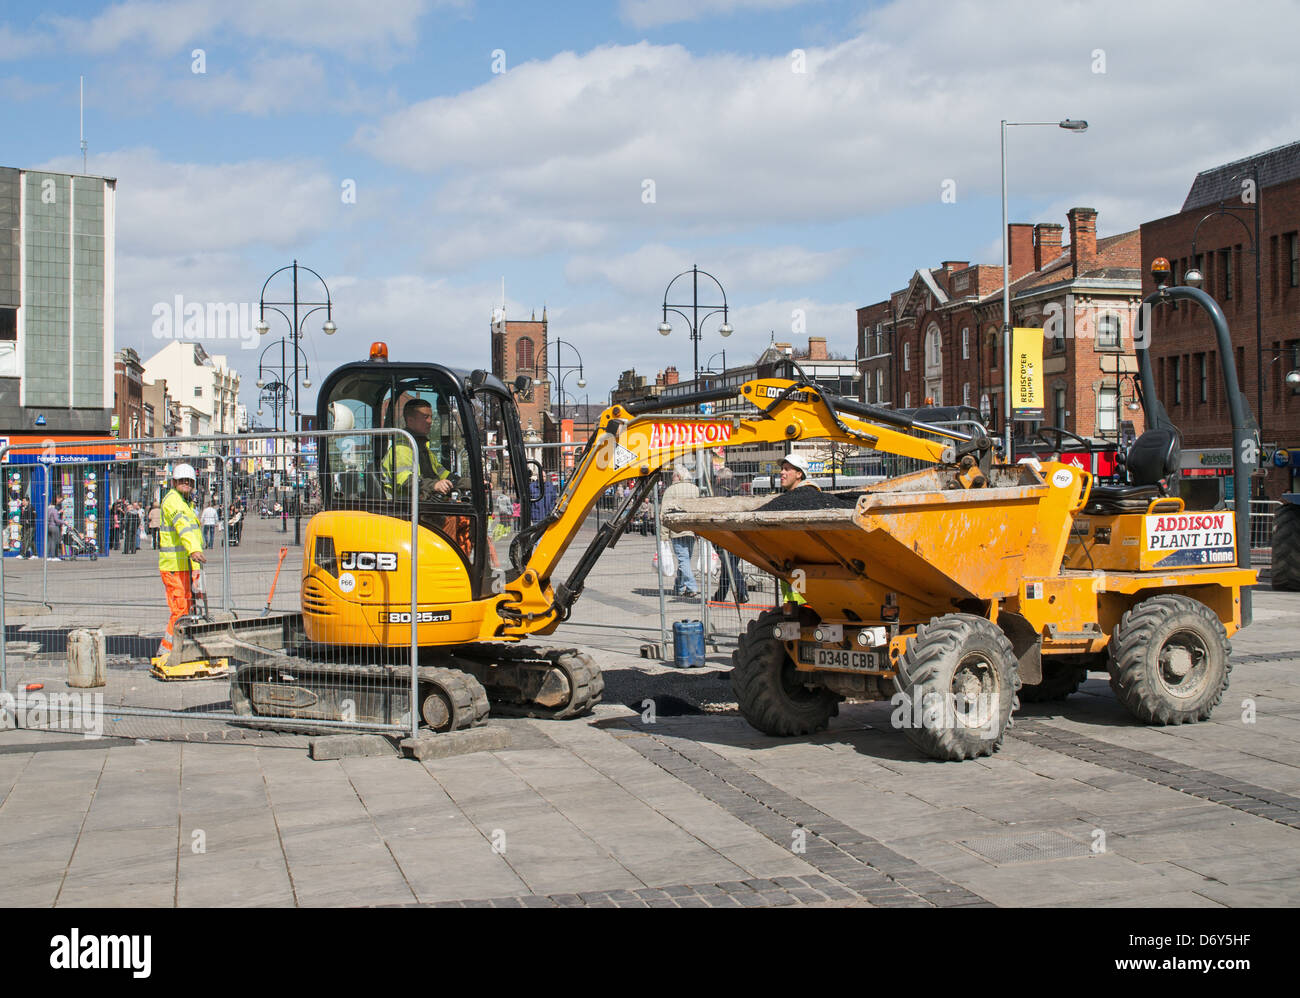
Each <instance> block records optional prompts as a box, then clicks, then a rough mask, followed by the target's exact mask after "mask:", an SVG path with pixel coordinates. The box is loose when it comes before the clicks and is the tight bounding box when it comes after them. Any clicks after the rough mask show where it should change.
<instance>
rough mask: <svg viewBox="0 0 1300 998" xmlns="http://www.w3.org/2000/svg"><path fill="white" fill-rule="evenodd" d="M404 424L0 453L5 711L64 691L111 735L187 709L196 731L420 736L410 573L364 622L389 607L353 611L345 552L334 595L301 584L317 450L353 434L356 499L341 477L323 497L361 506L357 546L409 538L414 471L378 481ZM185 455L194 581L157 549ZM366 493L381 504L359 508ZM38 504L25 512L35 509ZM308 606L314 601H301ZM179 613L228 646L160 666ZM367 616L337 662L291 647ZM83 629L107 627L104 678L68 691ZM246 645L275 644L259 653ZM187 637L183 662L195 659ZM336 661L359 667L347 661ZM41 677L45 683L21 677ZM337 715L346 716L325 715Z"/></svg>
mask: <svg viewBox="0 0 1300 998" xmlns="http://www.w3.org/2000/svg"><path fill="white" fill-rule="evenodd" d="M396 437H404V438H405V439H407V440H408V441H409V439H410V438H409V436H408V435H406V434H405V433H404V432H403V431H400V430H391V429H356V430H351V431H348V432H347V433H343V432H330V431H314V432H302V433H273V434H253V435H241V436H239V437H204V438H184V437H169V438H162V439H156V440H153V439H149V440H124V441H109V442H107V443H104V444H99V443H95V444H93V445H92V444H87V443H85V442H82V443H54V442H47V444H46V445H44V446H42V447H40V448H31V447H29V448H24V447H21V446H17V447H13V448H10V449H8V450H7V451H0V463H2V466H3V469H4V471H3V473H4V476H5V486H6V493H7V495H6V498H7V506H8V507H10V508H11V509H16V510H17V511H18V516H17V517H13V516H12V515H11V516H10V517H9V518H8V519H7V521H6V525H5V528H4V533H3V550H4V557H3V559H0V624H2V625H3V628H4V642H3V645H0V690H3V691H16V690H21V691H22V694H21V695H20V696H25V697H26V699H19V700H18V701H16V702H14V703H11V704H8V705H7V706H8V707H10V708H12V709H10V710H9V711H8V712H7V716H8V717H9V718H10V720H12V719H13V715H14V714H15V713H17V714H18V715H19V716H24V717H26V718H27V719H28V720H29V721H30V720H31V719H32V718H33V717H38V716H39V715H38V714H37V713H36V712H34V711H33V710H32V709H31V708H32V706H33V703H38V701H39V698H36V699H35V700H34V699H33V697H34V695H35V694H37V693H42V694H47V691H55V690H57V691H59V695H60V696H64V697H67V696H72V697H73V699H74V700H75V699H76V698H77V697H82V698H83V699H84V703H83V704H82V706H84V707H85V708H86V709H87V710H89V711H94V710H97V711H98V714H99V720H98V722H97V723H98V725H99V728H100V730H99V732H98V733H102V734H127V735H141V734H144V735H149V734H152V733H154V732H156V731H158V730H161V729H162V728H164V727H167V726H166V725H162V724H161V723H159V722H160V719H164V720H166V721H171V722H174V721H176V720H177V719H183V720H185V721H186V722H187V724H186V727H187V728H190V727H194V726H197V727H207V728H211V729H218V728H222V727H224V725H225V723H226V722H230V721H238V722H239V723H240V724H245V725H247V724H256V725H258V726H261V727H268V726H270V727H274V728H277V729H284V730H286V731H292V730H301V729H302V728H303V727H304V726H308V725H309V726H311V727H320V728H330V727H346V728H368V729H374V730H383V731H390V732H394V733H398V732H403V731H405V732H412V731H413V730H414V726H415V725H416V724H417V723H418V711H417V712H413V711H412V709H411V705H412V703H416V704H417V708H418V706H419V692H420V690H419V689H418V687H417V673H416V671H415V670H414V669H413V665H414V664H415V662H416V640H415V637H416V635H415V628H416V624H415V623H414V622H415V621H416V620H418V619H419V615H418V608H417V606H416V600H415V585H414V582H415V579H414V576H412V575H411V574H410V573H408V574H407V575H406V576H405V577H402V576H400V575H398V576H397V577H395V578H394V580H393V581H394V585H393V586H392V592H393V598H392V602H393V605H394V606H395V607H397V609H385V610H383V611H382V612H383V613H386V614H388V616H389V618H390V619H388V620H385V621H382V622H381V621H379V620H378V618H375V619H374V620H371V619H369V618H370V617H372V616H374V614H376V613H379V612H381V611H380V610H372V609H370V608H367V609H364V610H357V609H356V608H355V607H353V609H352V610H349V607H348V599H347V593H349V592H350V591H351V589H349V588H347V584H346V583H345V582H344V577H345V576H347V575H348V573H347V572H346V571H340V570H339V569H340V567H341V566H345V565H346V562H345V558H346V556H347V553H348V552H347V550H337V549H335V550H334V551H333V552H332V555H333V557H334V559H335V560H334V562H333V565H334V571H333V573H332V575H333V578H334V580H335V583H336V588H335V591H334V592H332V593H323V592H314V591H313V586H315V587H316V588H317V589H319V588H321V583H320V582H319V581H314V582H313V583H311V584H309V585H308V586H307V587H306V589H305V590H304V587H303V579H304V567H305V559H306V557H308V554H309V553H308V552H307V550H306V546H305V542H306V541H307V540H308V530H307V523H308V521H309V519H310V517H311V515H312V514H313V513H314V512H315V511H317V510H318V509H320V508H321V506H322V500H323V499H324V498H325V497H322V496H321V494H320V484H319V481H318V477H317V475H316V474H315V467H314V466H315V457H316V449H317V447H318V446H325V447H334V448H339V447H341V446H343V445H344V444H346V445H347V446H348V449H349V450H350V452H351V453H353V454H355V455H357V460H356V462H355V463H356V465H357V466H358V467H359V468H363V469H369V470H362V471H359V472H358V473H357V474H356V475H355V476H353V481H352V484H351V486H350V487H351V488H352V489H353V491H354V493H355V495H353V496H351V501H350V502H349V496H347V495H346V494H345V490H342V489H341V490H340V492H339V494H338V495H336V496H331V497H329V498H330V500H331V502H332V503H333V504H334V505H342V506H343V507H345V508H347V509H350V510H351V512H350V513H348V514H346V515H347V516H348V522H349V533H348V537H349V547H354V548H356V549H358V550H369V551H375V550H385V549H386V550H392V549H393V547H394V545H395V544H397V543H399V542H400V541H401V540H403V539H404V540H405V541H406V543H408V544H411V545H414V542H415V538H416V526H415V525H416V523H417V521H418V519H419V515H420V514H419V497H418V493H417V492H416V486H415V482H416V479H415V477H414V476H411V478H410V484H409V487H408V486H406V485H405V483H402V484H400V485H397V486H393V484H392V483H389V486H388V490H387V492H385V484H384V483H383V482H380V481H378V480H377V477H378V461H377V457H378V455H379V453H381V452H387V451H388V450H390V449H391V448H392V440H393V439H394V438H396ZM408 453H409V452H408ZM367 455H369V457H368V459H367ZM181 463H185V464H189V465H191V466H192V467H193V468H194V469H195V472H196V479H197V480H196V483H195V486H194V489H193V493H192V494H191V496H190V497H189V501H190V503H191V515H192V516H193V517H194V518H195V520H197V522H198V529H199V533H198V535H197V536H199V537H201V540H202V554H203V556H204V558H205V559H206V561H205V563H204V564H203V565H202V566H201V570H200V572H199V575H198V577H197V578H196V577H194V576H192V575H191V573H190V572H188V571H176V572H172V571H165V570H166V569H171V568H174V567H177V566H176V565H174V564H171V563H164V562H165V561H166V559H165V557H164V556H165V555H166V554H167V552H166V551H163V550H160V547H165V546H166V535H165V533H163V532H162V531H161V530H160V526H159V521H160V518H161V506H162V503H163V502H164V500H165V499H166V497H167V494H168V492H170V491H171V489H170V482H169V478H170V476H171V474H172V472H173V470H174V468H175V466H176V465H177V464H181ZM367 477H368V479H369V480H367ZM404 489H405V490H406V491H405V494H404V492H403V490H404ZM363 496H364V497H370V498H369V499H368V500H363V499H362V498H361V497H363ZM24 500H25V502H24ZM174 501H175V500H173V502H174ZM367 501H369V502H371V503H372V505H373V506H374V507H375V509H374V511H375V512H384V513H385V514H386V515H384V516H369V517H368V516H364V515H360V516H358V515H356V514H357V513H358V512H361V513H364V511H365V504H366V502H367ZM29 504H30V507H31V509H32V512H31V513H25V510H26V507H27V506H28V505H29ZM59 520H63V521H64V526H63V528H62V529H59V528H58V526H57V523H58V521H59ZM15 521H16V522H15ZM191 536H193V535H191ZM317 557H318V558H319V557H320V552H319V550H318V551H317ZM352 586H354V587H356V586H358V583H356V581H355V580H353V583H352ZM359 586H360V588H361V589H364V587H365V583H360V584H359ZM169 590H170V595H169ZM358 595H359V596H364V595H365V594H364V592H359V593H358ZM169 604H170V607H171V608H170V609H169ZM304 608H305V609H307V610H308V613H306V614H303V613H301V612H300V611H301V610H303V609H304ZM313 608H314V609H315V610H316V611H317V612H315V613H313V612H311V611H312V610H313ZM186 609H188V614H187V615H186V616H187V618H188V620H189V623H190V624H192V625H195V626H194V627H193V628H192V633H193V635H194V636H195V639H196V640H199V642H200V643H199V645H198V647H199V648H200V650H202V649H213V650H216V651H224V650H227V649H233V650H231V651H230V655H229V656H227V655H225V654H222V655H221V656H219V657H218V656H217V655H215V654H214V655H213V656H212V657H211V658H206V659H196V658H192V657H191V658H189V659H187V661H191V662H193V661H206V662H207V663H208V664H207V665H206V666H203V665H196V666H191V667H189V668H187V669H184V670H176V669H173V670H170V671H168V670H161V671H160V670H158V669H156V668H155V663H154V662H153V661H151V660H152V659H154V658H155V656H158V655H159V653H160V651H163V650H164V645H163V638H164V635H165V632H166V631H167V630H168V622H169V620H171V619H174V617H175V616H176V615H177V614H179V613H180V612H182V611H184V610H186ZM340 614H341V618H340V620H333V619H332V617H333V616H335V615H340ZM344 618H346V619H344ZM357 624H364V629H365V632H366V634H365V636H366V638H367V641H357V642H346V643H348V644H349V648H348V651H347V653H346V654H342V653H340V654H339V655H338V656H337V658H338V660H337V661H336V662H334V663H333V664H331V665H330V666H328V667H327V666H324V665H322V664H321V662H320V661H319V660H318V658H313V659H312V660H310V661H309V660H307V659H304V658H302V657H301V656H300V655H299V653H301V652H303V651H304V650H305V649H306V645H307V643H308V641H309V640H310V639H312V638H313V637H315V638H318V639H319V638H321V637H322V636H323V637H325V638H327V639H328V640H329V641H330V642H331V643H332V644H335V645H337V644H340V643H345V642H343V641H341V636H343V637H346V636H347V634H348V633H350V632H347V631H346V627H349V626H353V627H355V625H357ZM81 628H91V629H97V630H99V631H100V632H102V634H103V638H104V652H105V661H104V669H103V674H102V676H99V677H95V676H91V677H90V679H91V681H96V680H102V684H100V685H95V686H93V687H89V688H87V689H85V690H84V691H74V692H73V693H71V694H66V693H64V692H63V691H65V690H67V688H68V687H67V681H68V680H69V671H68V665H67V662H68V659H67V646H68V641H69V635H70V633H71V632H72V631H74V630H76V629H81ZM232 629H233V632H234V636H233V639H230V640H228V639H227V637H226V635H229V634H230V633H231V631H232ZM277 633H278V634H279V639H277V638H276V634H277ZM250 642H251V643H252V645H253V646H257V645H262V646H264V647H266V648H267V653H266V654H265V655H259V654H258V652H257V648H256V647H250V644H249V643H250ZM187 647H188V646H187ZM177 651H178V655H177V656H173V662H172V663H171V664H172V665H173V666H175V665H178V664H179V659H181V658H186V656H184V655H181V654H179V653H180V652H181V649H180V648H178V649H177ZM221 658H225V659H226V661H227V666H226V668H225V669H224V670H223V669H222V668H221V666H220V665H219V661H220V659H221ZM254 661H259V662H263V661H264V662H265V663H267V664H266V666H265V668H260V669H258V670H257V671H246V672H245V673H243V674H242V675H241V677H240V681H239V682H238V683H236V682H235V681H234V680H235V674H236V669H237V667H238V665H239V664H240V663H241V662H243V663H244V664H245V665H251V664H253V662H254ZM343 665H346V666H348V667H350V668H349V669H348V670H347V671H342V670H340V669H339V666H343ZM322 670H327V671H325V672H322ZM164 676H165V677H166V678H164ZM181 676H188V677H192V678H189V679H188V680H187V679H183V678H179V677H181ZM36 684H39V685H40V686H41V687H42V689H41V690H35V689H32V690H28V689H27V687H28V686H35V685H36ZM307 684H310V689H308V688H307ZM7 695H8V696H9V697H10V699H14V696H15V694H14V693H12V692H10V693H8V694H7ZM47 695H48V694H47ZM277 704H278V706H274V705H277ZM4 706H6V705H4V704H0V707H4ZM273 706H274V709H276V710H284V709H285V708H286V706H287V708H288V712H289V713H292V714H295V715H296V716H293V717H276V718H275V719H274V720H273V721H271V720H268V719H264V718H258V719H256V720H254V719H253V718H252V717H250V715H251V714H252V713H254V712H256V713H261V712H263V711H264V710H266V709H272V708H273ZM335 711H337V712H339V715H340V716H341V718H342V720H332V719H331V715H332V713H333V712H335ZM105 712H107V713H105ZM106 718H107V722H106V723H105V719H106ZM149 719H152V720H153V722H154V723H152V724H151V723H150V720H149ZM170 727H171V728H174V724H173V725H171V726H170Z"/></svg>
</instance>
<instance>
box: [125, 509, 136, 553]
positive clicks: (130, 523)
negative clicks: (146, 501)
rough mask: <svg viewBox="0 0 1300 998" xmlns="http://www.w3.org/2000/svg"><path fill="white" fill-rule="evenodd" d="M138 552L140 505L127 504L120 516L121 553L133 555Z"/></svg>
mask: <svg viewBox="0 0 1300 998" xmlns="http://www.w3.org/2000/svg"><path fill="white" fill-rule="evenodd" d="M139 550H140V504H139V503H138V502H134V503H128V504H127V507H126V511H125V513H123V515H122V553H123V554H135V553H136V552H137V551H139Z"/></svg>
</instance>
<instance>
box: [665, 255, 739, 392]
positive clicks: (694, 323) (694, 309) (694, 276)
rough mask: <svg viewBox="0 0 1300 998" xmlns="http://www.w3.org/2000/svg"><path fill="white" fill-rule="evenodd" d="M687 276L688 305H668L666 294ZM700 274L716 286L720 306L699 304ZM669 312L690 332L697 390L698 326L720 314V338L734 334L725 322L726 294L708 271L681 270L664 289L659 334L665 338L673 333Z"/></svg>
mask: <svg viewBox="0 0 1300 998" xmlns="http://www.w3.org/2000/svg"><path fill="white" fill-rule="evenodd" d="M687 274H690V275H691V301H690V304H689V305H688V304H684V303H683V304H680V305H673V304H669V302H668V293H669V292H670V291H671V290H672V287H673V285H674V284H675V283H676V282H677V281H678V280H679V279H680V278H683V277H685V276H686V275H687ZM701 274H703V275H704V276H705V277H707V278H708V279H709V280H710V281H712V282H713V283H714V284H715V285H717V288H718V293H719V294H721V295H722V304H721V305H708V304H704V305H701V304H700V275H701ZM684 308H689V309H690V310H691V314H690V315H687V314H686V313H685V312H683V311H682V309H684ZM700 309H705V310H706V311H705V313H704V314H703V315H700ZM669 312H676V313H677V314H678V315H680V316H681V317H682V318H683V319H685V320H686V326H687V329H689V330H690V333H691V343H692V345H693V347H694V349H695V383H696V388H698V387H699V380H700V335H701V334H700V326H701V324H703V322H704V321H705V320H706V319H708V317H709V316H711V315H713V314H714V313H715V312H721V313H722V325H720V326H719V327H718V335H719V336H722V337H727V336H730V335H731V334H732V333H733V332H735V330H734V329H733V328H732V326H731V323H729V322H728V321H727V292H726V291H725V290H724V289H723V287H722V284H721V282H720V281H719V280H718V279H717V278H716V277H714V276H713V275H712V274H710V273H709V272H708V271H705V270H700V268H699V267H692V268H691V269H690V270H683V271H682V272H681V273H680V274H678V275H677V276H676V277H674V278H673V279H672V280H671V281H669V282H668V287H666V288H664V320H663V322H661V323H659V333H660V335H662V336H667V335H668V334H669V333H671V332H672V331H673V327H672V326H670V325H669V324H668V313H669Z"/></svg>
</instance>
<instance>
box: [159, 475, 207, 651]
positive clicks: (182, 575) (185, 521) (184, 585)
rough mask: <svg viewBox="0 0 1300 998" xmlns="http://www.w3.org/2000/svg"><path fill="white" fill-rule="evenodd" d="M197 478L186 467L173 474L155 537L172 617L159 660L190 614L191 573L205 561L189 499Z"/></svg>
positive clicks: (168, 622)
mask: <svg viewBox="0 0 1300 998" xmlns="http://www.w3.org/2000/svg"><path fill="white" fill-rule="evenodd" d="M196 477H197V476H196V475H195V474H194V469H193V468H192V467H191V466H190V465H188V464H178V465H176V468H175V469H174V470H173V471H172V487H171V489H170V491H168V493H167V495H166V497H164V499H163V501H162V523H161V525H160V526H159V533H158V572H159V574H160V575H162V580H163V588H164V589H165V590H166V591H167V607H168V609H169V610H170V611H171V617H170V618H169V619H168V621H167V633H166V634H164V635H163V639H162V641H161V642H159V644H158V657H159V658H166V657H168V656H169V655H171V652H172V638H173V635H174V634H175V631H176V621H178V620H180V619H181V617H183V616H185V615H186V614H187V613H189V612H190V605H191V603H192V602H193V600H194V585H193V579H194V573H196V572H197V571H198V568H199V566H200V565H202V564H203V563H204V562H205V561H207V558H206V557H205V556H204V554H203V531H202V529H201V528H200V527H199V518H198V517H197V516H195V515H194V508H193V507H192V506H191V505H190V496H191V494H193V492H194V481H195V478H196Z"/></svg>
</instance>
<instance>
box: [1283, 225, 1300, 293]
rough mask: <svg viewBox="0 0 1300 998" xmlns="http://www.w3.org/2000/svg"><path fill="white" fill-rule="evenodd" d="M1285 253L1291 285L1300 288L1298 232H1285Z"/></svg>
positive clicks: (1299, 242)
mask: <svg viewBox="0 0 1300 998" xmlns="http://www.w3.org/2000/svg"><path fill="white" fill-rule="evenodd" d="M1286 254H1287V262H1288V264H1289V267H1288V270H1289V271H1290V284H1291V287H1293V288H1300V232H1288V233H1287V235H1286Z"/></svg>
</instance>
